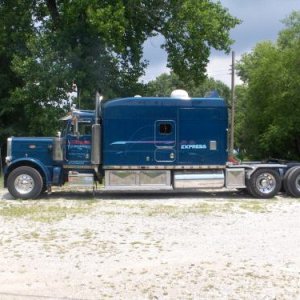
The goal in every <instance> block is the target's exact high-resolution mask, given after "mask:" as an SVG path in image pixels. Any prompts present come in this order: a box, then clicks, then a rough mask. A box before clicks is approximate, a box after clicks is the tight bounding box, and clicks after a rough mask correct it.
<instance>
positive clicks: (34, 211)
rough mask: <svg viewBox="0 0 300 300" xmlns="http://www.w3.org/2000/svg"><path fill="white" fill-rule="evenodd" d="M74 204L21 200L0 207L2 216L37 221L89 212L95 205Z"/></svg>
mask: <svg viewBox="0 0 300 300" xmlns="http://www.w3.org/2000/svg"><path fill="white" fill-rule="evenodd" d="M76 204H77V205H75V206H74V205H73V206H60V205H51V206H48V205H46V204H45V203H38V202H36V201H34V204H28V203H27V202H25V201H20V202H17V203H14V204H9V205H6V206H3V207H0V216H2V217H8V218H25V219H30V220H32V221H36V222H44V223H50V222H57V221H61V220H63V219H65V218H67V217H72V216H75V215H78V214H85V213H89V212H90V211H91V209H92V208H93V206H92V205H91V204H90V203H86V202H84V203H76Z"/></svg>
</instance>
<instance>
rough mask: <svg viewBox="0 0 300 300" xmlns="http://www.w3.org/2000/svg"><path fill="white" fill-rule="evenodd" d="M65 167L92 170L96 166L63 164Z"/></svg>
mask: <svg viewBox="0 0 300 300" xmlns="http://www.w3.org/2000/svg"><path fill="white" fill-rule="evenodd" d="M63 168H64V169H81V170H91V169H94V168H95V166H93V165H90V166H82V165H63Z"/></svg>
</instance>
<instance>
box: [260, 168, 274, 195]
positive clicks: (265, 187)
mask: <svg viewBox="0 0 300 300" xmlns="http://www.w3.org/2000/svg"><path fill="white" fill-rule="evenodd" d="M256 188H257V189H258V190H259V191H260V192H261V193H263V194H269V193H272V192H273V191H274V189H275V188H276V179H275V177H274V176H273V175H272V174H270V173H262V174H260V175H259V176H258V177H257V180H256Z"/></svg>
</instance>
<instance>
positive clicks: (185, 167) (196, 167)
mask: <svg viewBox="0 0 300 300" xmlns="http://www.w3.org/2000/svg"><path fill="white" fill-rule="evenodd" d="M225 168H226V166H225V165H190V166H189V165H157V166H103V169H105V170H199V169H214V170H215V169H220V170H223V169H225Z"/></svg>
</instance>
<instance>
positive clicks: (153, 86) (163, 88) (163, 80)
mask: <svg viewBox="0 0 300 300" xmlns="http://www.w3.org/2000/svg"><path fill="white" fill-rule="evenodd" d="M175 89H184V90H187V91H188V93H189V95H190V96H191V97H204V96H205V94H206V93H207V92H210V91H212V90H215V91H217V92H218V93H219V95H220V96H221V97H223V98H224V99H225V100H226V101H228V100H229V97H230V90H229V88H228V86H227V85H226V84H224V83H222V82H221V81H218V80H214V79H213V78H206V79H205V80H204V81H203V82H201V83H200V84H197V83H195V82H194V81H190V82H189V83H188V84H186V83H185V82H183V81H182V80H180V78H179V76H178V75H176V74H175V73H172V72H171V74H162V75H160V76H158V77H157V78H156V79H155V80H153V81H150V82H149V83H148V84H147V85H146V95H147V96H159V97H169V96H170V94H171V92H172V91H173V90H175Z"/></svg>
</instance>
